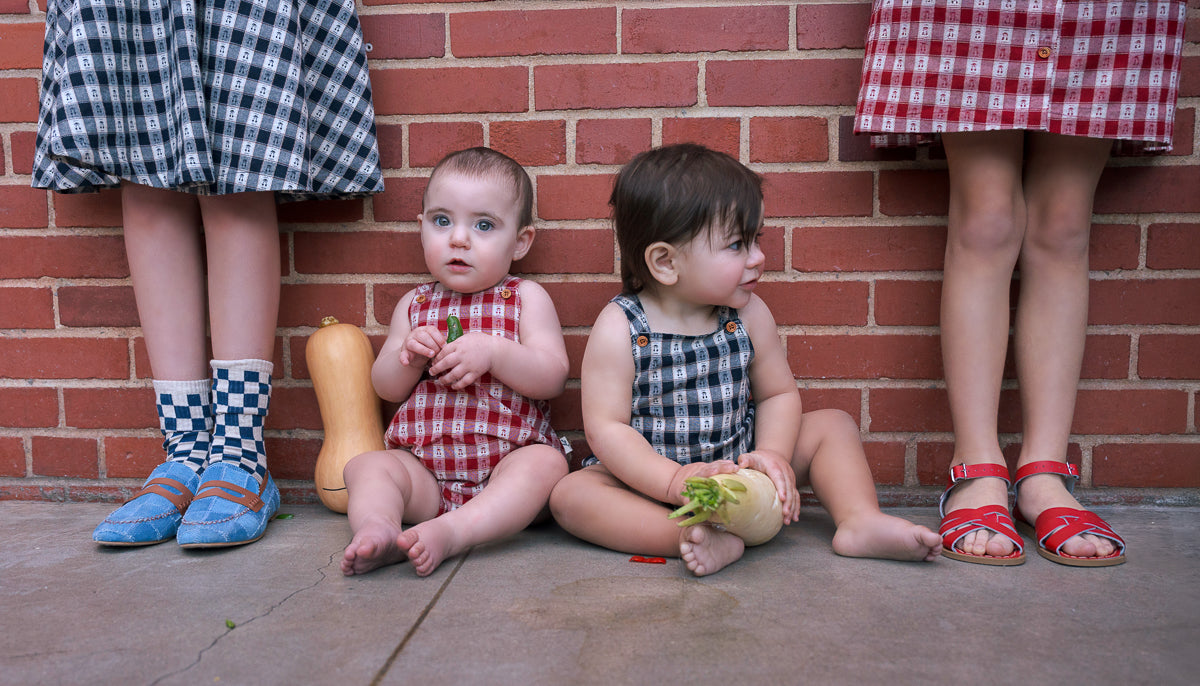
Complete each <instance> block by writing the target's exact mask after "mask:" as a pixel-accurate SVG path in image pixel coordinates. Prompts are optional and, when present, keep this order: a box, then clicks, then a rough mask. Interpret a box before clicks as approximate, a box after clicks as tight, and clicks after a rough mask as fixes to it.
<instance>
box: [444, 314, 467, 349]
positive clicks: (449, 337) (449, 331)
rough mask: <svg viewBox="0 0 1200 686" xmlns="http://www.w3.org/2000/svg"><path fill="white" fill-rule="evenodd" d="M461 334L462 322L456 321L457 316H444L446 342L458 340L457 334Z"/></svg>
mask: <svg viewBox="0 0 1200 686" xmlns="http://www.w3.org/2000/svg"><path fill="white" fill-rule="evenodd" d="M462 335H463V328H462V322H460V321H458V317H455V316H454V315H450V316H449V317H446V342H447V343H453V342H454V341H456V340H458V337H459V336H462Z"/></svg>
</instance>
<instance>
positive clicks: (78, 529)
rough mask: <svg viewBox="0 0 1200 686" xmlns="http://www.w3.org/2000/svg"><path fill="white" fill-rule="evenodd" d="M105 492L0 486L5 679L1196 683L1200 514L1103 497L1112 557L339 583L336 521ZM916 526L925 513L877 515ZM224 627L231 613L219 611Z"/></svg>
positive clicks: (492, 561) (833, 560) (525, 549)
mask: <svg viewBox="0 0 1200 686" xmlns="http://www.w3.org/2000/svg"><path fill="white" fill-rule="evenodd" d="M111 507H112V506H111V505H105V504H93V503H72V504H60V503H40V502H12V501H9V502H0V550H3V555H0V602H2V603H3V605H2V607H3V610H2V618H0V626H2V628H3V631H0V665H2V667H0V683H2V684H82V683H88V684H214V683H217V684H248V685H255V684H338V685H343V684H354V685H357V684H363V685H366V684H423V685H425V684H429V685H435V684H522V685H525V684H535V685H536V684H546V685H554V686H559V685H562V684H667V685H672V684H685V683H686V684H707V683H742V684H809V683H812V684H831V683H832V684H842V683H864V682H865V683H879V682H884V683H888V684H889V686H890V685H893V684H917V683H922V684H923V683H954V682H961V683H969V684H1155V685H1160V684H1189V685H1190V684H1195V683H1197V679H1198V678H1200V552H1197V551H1198V550H1200V508H1193V507H1165V508H1164V507H1137V508H1130V507H1109V508H1097V512H1098V513H1099V514H1100V515H1101V516H1102V517H1105V518H1106V519H1108V520H1109V521H1110V522H1111V523H1112V524H1113V526H1114V527H1116V528H1117V530H1118V531H1120V532H1121V533H1122V535H1124V536H1125V537H1126V539H1127V540H1128V541H1130V552H1129V562H1128V563H1126V564H1125V565H1122V566H1119V567H1112V568H1106V569H1074V568H1068V567H1063V566H1060V565H1056V564H1053V563H1051V562H1048V561H1046V560H1044V559H1042V558H1040V557H1038V556H1037V555H1036V554H1034V553H1033V552H1032V550H1030V554H1029V561H1028V562H1027V563H1026V564H1025V565H1024V566H1021V567H1009V568H1003V567H985V566H981V565H969V564H963V563H958V562H954V561H952V560H947V559H942V560H938V561H937V562H934V563H932V564H917V563H897V562H881V561H874V560H856V559H848V558H842V557H838V556H836V555H834V554H833V552H832V550H831V549H830V545H829V540H830V536H831V534H832V525H831V523H830V521H829V519H828V517H827V516H826V515H825V514H824V512H823V511H821V510H819V509H817V508H809V509H808V510H807V511H806V512H805V513H804V515H803V516H802V518H801V521H800V522H799V523H797V524H795V525H793V526H791V527H790V528H788V529H785V530H784V532H783V533H782V534H781V535H780V537H779V538H777V539H775V540H774V541H772V542H771V543H770V544H768V545H766V546H762V547H760V548H755V549H751V550H750V551H748V554H747V555H746V557H745V558H744V559H743V561H742V562H740V563H738V564H736V565H734V566H732V567H730V568H729V569H726V570H724V571H722V572H721V573H719V574H716V575H714V576H710V577H706V578H703V579H696V578H693V577H691V576H690V575H688V574H687V572H686V570H684V569H683V568H682V566H681V565H680V564H679V563H678V562H677V561H675V560H670V561H668V563H667V564H665V565H648V564H637V563H632V562H630V561H629V556H628V555H622V554H619V553H613V552H609V551H606V550H601V549H599V548H596V547H593V546H590V545H588V544H585V543H581V542H579V541H576V540H574V539H572V538H570V537H569V536H567V535H566V534H564V533H563V532H562V531H560V530H559V529H557V528H556V527H555V526H553V525H545V526H541V527H537V528H534V529H532V530H530V531H527V532H524V533H522V534H521V535H519V536H517V537H515V538H513V539H511V540H508V541H505V542H502V543H498V544H493V545H489V546H484V547H480V548H476V549H475V550H473V551H471V552H470V553H469V554H468V555H466V556H463V557H461V558H458V559H453V560H450V561H449V562H447V563H446V564H443V565H442V567H441V568H440V569H439V570H438V571H437V572H435V573H434V574H433V575H432V576H430V577H428V578H424V579H421V578H417V577H416V576H415V575H414V574H413V572H412V570H411V569H410V568H409V567H408V566H407V565H397V566H394V567H389V568H386V569H383V570H379V571H376V572H374V573H372V574H369V575H366V576H362V577H352V578H346V577H343V576H342V575H341V574H340V573H339V571H338V568H337V564H336V559H337V558H338V557H339V556H340V554H341V551H342V548H343V547H344V546H345V544H346V542H347V541H348V540H349V527H348V526H347V524H346V520H345V517H344V516H341V515H336V514H333V513H330V512H328V511H327V510H325V509H324V508H322V507H320V506H318V505H285V506H284V507H283V509H282V512H285V513H290V514H292V515H294V517H293V518H292V519H286V520H277V521H275V522H273V523H272V524H271V527H270V528H269V529H268V531H267V536H266V537H265V538H264V539H263V540H261V541H259V542H258V543H255V544H253V545H251V546H247V547H243V548H235V549H227V550H224V551H205V552H194V551H184V550H182V549H180V548H178V547H177V546H176V545H174V544H173V543H167V544H163V545H159V546H154V547H150V548H139V549H106V548H99V547H97V546H95V545H94V544H93V543H92V542H91V540H90V534H91V530H92V528H93V526H95V524H96V522H98V521H99V520H100V519H102V518H103V517H104V516H105V515H106V514H107V512H108V511H109V510H110V509H111ZM889 511H890V512H893V513H895V514H898V515H901V516H905V517H908V518H910V519H913V520H915V521H919V522H921V523H923V524H927V525H929V526H931V527H935V526H936V521H935V518H936V512H934V510H933V508H920V509H896V510H889ZM231 627H232V628H231Z"/></svg>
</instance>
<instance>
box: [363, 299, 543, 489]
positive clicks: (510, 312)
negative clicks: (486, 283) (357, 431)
mask: <svg viewBox="0 0 1200 686" xmlns="http://www.w3.org/2000/svg"><path fill="white" fill-rule="evenodd" d="M520 283H521V279H518V278H516V277H512V276H509V277H506V278H505V280H504V281H503V282H501V283H500V284H499V285H497V286H495V287H494V288H490V289H488V290H485V291H480V292H479V293H471V294H463V293H457V292H454V291H449V290H446V289H445V288H443V287H442V285H441V284H439V283H436V282H435V283H427V284H424V285H422V286H419V287H418V288H417V292H416V295H414V297H413V300H412V304H411V305H410V306H409V309H408V315H409V321H410V323H411V324H412V326H413V328H416V327H418V326H425V325H433V326H437V327H438V328H439V329H440V330H441V331H442V333H445V332H446V318H447V317H448V316H450V315H455V316H457V317H458V318H459V321H460V322H462V327H463V332H464V333H487V334H490V335H492V336H503V337H505V338H508V339H510V340H514V341H516V340H519V337H518V323H519V322H520V318H521V298H520V296H519V295H518V293H517V286H519V285H520ZM386 439H387V445H388V448H392V449H395V448H400V449H404V450H408V451H411V452H412V453H413V454H414V455H416V456H417V457H418V458H420V460H421V463H422V464H424V465H425V467H426V468H427V469H429V470H430V471H431V472H433V474H434V476H435V477H437V480H438V483H439V484H440V485H441V488H442V503H441V508H440V512H448V511H450V510H453V509H455V508H457V507H459V506H461V505H462V504H463V503H465V502H467V501H468V500H470V499H471V498H473V497H474V496H476V495H478V494H479V492H480V491H482V490H483V487H484V486H485V485H486V484H487V480H488V477H489V476H490V475H491V472H492V468H493V467H495V466H496V463H498V462H499V461H500V458H502V457H504V456H505V455H507V454H508V453H510V452H512V451H513V450H514V449H516V448H520V447H522V446H526V445H531V444H534V443H544V444H546V445H549V446H552V447H554V448H556V449H559V450H561V449H562V446H561V445H560V443H559V440H558V436H557V435H555V433H554V429H553V428H551V426H550V407H549V403H547V402H546V401H544V400H531V399H529V398H526V397H524V396H523V395H521V394H519V393H517V392H516V391H514V390H512V389H511V388H509V387H508V386H505V385H504V384H502V383H500V382H499V381H497V380H495V379H494V378H492V376H491V374H484V375H483V377H482V378H481V379H479V381H477V382H475V383H474V384H472V385H471V386H469V387H468V388H466V389H464V390H461V391H456V390H454V389H452V388H450V387H448V386H444V385H442V384H441V383H439V382H438V381H437V380H435V379H433V378H431V377H429V376H428V375H426V376H425V377H423V378H422V379H421V381H420V382H419V383H418V384H417V387H416V388H414V389H413V392H412V395H410V396H409V398H408V400H406V401H404V404H403V405H401V406H400V409H399V410H398V411H397V412H396V416H395V417H393V418H392V422H391V424H389V425H388V429H387V434H386Z"/></svg>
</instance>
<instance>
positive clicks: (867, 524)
mask: <svg viewBox="0 0 1200 686" xmlns="http://www.w3.org/2000/svg"><path fill="white" fill-rule="evenodd" d="M833 551H834V552H835V553H837V554H838V555H845V556H846V557H875V558H881V559H885V560H914V561H915V560H924V561H926V562H928V561H930V560H933V559H935V558H936V557H937V556H938V555H939V554H940V553H941V551H942V537H941V536H938V535H937V534H936V533H934V532H933V531H930V530H929V529H928V528H926V527H923V526H921V525H919V524H913V523H912V522H910V521H908V520H905V519H901V518H899V517H893V516H892V515H886V514H884V513H882V512H879V511H878V510H876V511H874V512H868V513H866V514H863V515H859V516H857V517H854V518H851V519H848V520H846V521H844V522H842V523H841V524H840V525H839V526H838V528H837V533H835V534H834V535H833Z"/></svg>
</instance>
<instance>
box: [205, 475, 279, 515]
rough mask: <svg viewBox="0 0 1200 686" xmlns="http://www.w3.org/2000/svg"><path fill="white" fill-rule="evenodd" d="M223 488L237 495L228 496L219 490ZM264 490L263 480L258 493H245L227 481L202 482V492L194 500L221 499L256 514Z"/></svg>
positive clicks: (265, 485)
mask: <svg viewBox="0 0 1200 686" xmlns="http://www.w3.org/2000/svg"><path fill="white" fill-rule="evenodd" d="M225 488H227V489H229V490H231V491H233V492H235V493H237V494H238V495H229V493H227V492H225V491H224V490H221V489H225ZM266 488H267V482H266V481H265V480H264V481H263V483H262V486H261V487H260V490H259V492H258V493H254V492H253V491H247V490H246V489H244V488H242V487H241V486H238V485H237V484H231V483H229V482H228V481H206V482H204V490H202V491H200V495H197V496H196V500H199V499H201V498H223V499H225V500H228V501H230V502H234V503H237V504H238V505H242V506H244V507H248V508H250V509H251V510H254V511H255V512H258V511H259V510H261V509H262V508H263V501H262V498H261V497H260V496H261V495H262V492H263V491H265V490H266Z"/></svg>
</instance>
